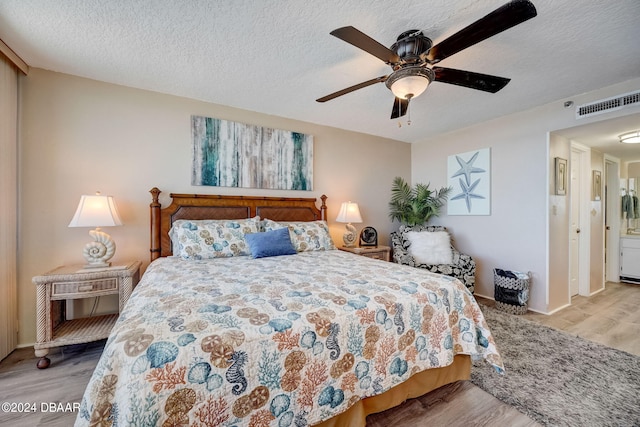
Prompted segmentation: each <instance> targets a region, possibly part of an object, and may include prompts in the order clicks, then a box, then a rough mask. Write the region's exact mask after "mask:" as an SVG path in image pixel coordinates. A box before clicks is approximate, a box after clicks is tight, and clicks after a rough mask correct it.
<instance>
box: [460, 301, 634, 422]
mask: <svg viewBox="0 0 640 427" xmlns="http://www.w3.org/2000/svg"><path fill="white" fill-rule="evenodd" d="M482 311H483V312H484V314H485V318H486V320H487V323H488V324H489V327H490V329H491V331H492V332H493V334H494V336H495V340H496V344H497V346H498V350H499V351H500V354H501V355H502V358H503V361H504V366H505V370H506V372H505V374H504V375H499V374H497V373H496V372H495V371H494V370H493V368H491V367H490V366H488V365H487V364H486V363H483V362H474V365H473V368H472V371H471V381H472V382H473V383H474V384H475V385H477V386H478V387H480V388H482V389H483V390H485V391H487V392H488V393H490V394H492V395H493V396H495V397H496V398H498V399H500V400H501V401H503V402H505V403H507V404H509V405H511V406H514V407H515V408H517V409H518V410H519V411H520V412H522V413H524V414H526V415H528V416H529V417H530V418H532V419H534V420H536V421H538V422H539V423H540V424H542V425H546V426H598V427H599V426H625V427H626V426H640V357H638V356H634V355H632V354H629V353H626V352H624V351H620V350H616V349H613V348H610V347H606V346H604V345H601V344H597V343H594V342H591V341H587V340H584V339H582V338H579V337H575V336H572V335H570V334H568V333H565V332H562V331H558V330H555V329H551V328H549V327H546V326H542V325H540V324H537V323H534V322H531V321H529V320H525V319H523V318H521V317H518V316H515V315H512V314H507V313H503V312H500V311H498V310H496V309H494V308H490V307H486V306H482ZM639 332H640V331H639Z"/></svg>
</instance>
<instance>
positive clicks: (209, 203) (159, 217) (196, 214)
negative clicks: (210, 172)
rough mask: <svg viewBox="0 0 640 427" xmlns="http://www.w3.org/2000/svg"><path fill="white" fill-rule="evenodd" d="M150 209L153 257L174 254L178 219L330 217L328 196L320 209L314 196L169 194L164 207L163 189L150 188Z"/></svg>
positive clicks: (300, 218)
mask: <svg viewBox="0 0 640 427" xmlns="http://www.w3.org/2000/svg"><path fill="white" fill-rule="evenodd" d="M149 192H150V193H151V198H152V202H151V205H150V211H151V249H150V250H151V261H153V260H154V259H156V258H159V257H164V256H169V255H171V254H172V249H171V240H170V239H169V230H170V229H171V225H172V224H173V221H176V220H179V219H194V220H197V219H242V218H253V217H254V216H256V215H259V216H260V218H269V219H271V220H274V221H315V220H319V219H322V220H326V219H327V205H326V200H327V196H325V195H322V196H321V197H320V199H322V205H321V206H320V209H318V208H317V207H316V199H315V198H301V197H299V198H290V197H253V196H218V195H209V194H173V193H171V194H169V196H170V197H171V204H170V205H169V206H167V207H165V208H162V206H161V205H160V202H159V201H158V198H159V196H160V193H161V191H160V190H159V189H158V188H156V187H154V188H152V189H151V190H149Z"/></svg>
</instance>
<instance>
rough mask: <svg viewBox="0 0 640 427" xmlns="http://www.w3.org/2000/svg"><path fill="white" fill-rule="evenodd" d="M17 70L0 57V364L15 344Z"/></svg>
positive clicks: (3, 57) (4, 58)
mask: <svg viewBox="0 0 640 427" xmlns="http://www.w3.org/2000/svg"><path fill="white" fill-rule="evenodd" d="M17 128H18V69H17V68H16V67H15V66H14V65H13V63H12V62H10V61H8V60H7V58H6V57H5V56H4V55H2V54H1V53H0V360H1V359H4V358H5V357H6V356H7V355H8V354H9V353H11V352H12V351H13V349H15V348H16V345H17V341H18V298H17V277H16V276H17V274H16V270H17V257H16V252H17V246H18V245H17V240H18V219H17V218H18V137H17Z"/></svg>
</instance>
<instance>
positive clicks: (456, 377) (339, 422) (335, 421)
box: [315, 355, 471, 427]
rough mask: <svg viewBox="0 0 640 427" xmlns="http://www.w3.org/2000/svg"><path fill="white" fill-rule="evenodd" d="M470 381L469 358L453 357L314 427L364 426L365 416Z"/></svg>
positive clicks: (359, 402)
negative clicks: (451, 385)
mask: <svg viewBox="0 0 640 427" xmlns="http://www.w3.org/2000/svg"><path fill="white" fill-rule="evenodd" d="M470 378H471V357H470V356H467V355H457V356H455V357H454V359H453V363H452V364H451V365H449V366H445V367H443V368H434V369H428V370H426V371H422V372H418V373H417V374H415V375H413V376H412V377H411V378H409V379H408V380H407V381H405V382H403V383H402V384H398V385H397V386H395V387H393V388H392V389H390V390H388V391H387V392H385V393H382V394H380V395H378V396H371V397H367V398H365V399H362V400H360V401H358V402H357V403H356V404H354V405H353V406H352V407H350V408H349V409H347V410H346V411H345V412H343V413H341V414H339V415H336V416H335V417H333V418H331V419H328V420H327V421H324V422H322V423H320V424H316V426H315V427H365V425H366V423H367V415H369V414H375V413H377V412H382V411H386V410H387V409H390V408H393V407H395V406H398V405H400V404H401V403H402V402H404V401H405V400H407V399H413V398H416V397H419V396H422V395H424V394H427V393H429V392H430V391H433V390H435V389H437V388H439V387H442V386H443V385H446V384H450V383H453V382H456V381H461V380H468V379H470Z"/></svg>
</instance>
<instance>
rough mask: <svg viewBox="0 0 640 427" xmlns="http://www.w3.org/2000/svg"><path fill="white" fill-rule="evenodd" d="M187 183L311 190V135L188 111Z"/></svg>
mask: <svg viewBox="0 0 640 427" xmlns="http://www.w3.org/2000/svg"><path fill="white" fill-rule="evenodd" d="M191 134H192V138H193V166H192V171H191V184H192V185H212V186H217V187H243V188H267V189H275V190H306V191H311V190H313V135H306V134H302V133H298V132H292V131H286V130H280V129H271V128H264V127H260V126H255V125H248V124H244V123H237V122H231V121H228V120H221V119H214V118H210V117H201V116H191Z"/></svg>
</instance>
